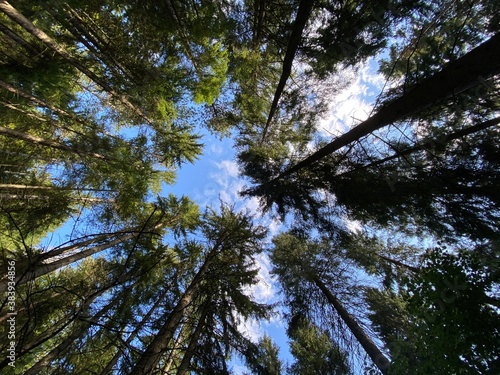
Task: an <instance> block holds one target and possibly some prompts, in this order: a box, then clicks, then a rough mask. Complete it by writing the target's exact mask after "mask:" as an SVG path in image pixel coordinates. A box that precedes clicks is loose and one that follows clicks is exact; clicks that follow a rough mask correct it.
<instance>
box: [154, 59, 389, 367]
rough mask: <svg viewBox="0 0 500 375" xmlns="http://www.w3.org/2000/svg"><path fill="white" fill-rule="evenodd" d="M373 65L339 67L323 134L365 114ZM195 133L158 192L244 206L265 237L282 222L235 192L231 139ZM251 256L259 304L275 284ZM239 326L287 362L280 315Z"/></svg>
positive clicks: (372, 90)
mask: <svg viewBox="0 0 500 375" xmlns="http://www.w3.org/2000/svg"><path fill="white" fill-rule="evenodd" d="M377 69H378V64H377V62H376V61H375V60H374V59H370V60H368V61H367V63H366V64H365V65H363V66H361V67H360V68H359V70H357V71H356V72H355V71H353V70H352V69H348V70H345V71H344V72H342V74H343V75H344V76H345V77H346V78H347V79H348V80H349V81H350V84H349V85H347V87H345V89H343V90H342V91H340V92H339V93H338V94H337V95H335V97H334V98H333V99H332V101H331V103H330V106H329V111H328V116H327V117H326V118H324V119H323V120H322V121H320V122H319V123H318V125H317V128H318V131H319V133H320V134H321V135H322V136H324V137H329V138H332V135H340V134H342V133H344V132H346V131H347V130H349V129H350V128H352V127H353V126H355V125H357V124H359V123H360V122H361V121H363V120H365V119H367V118H368V117H369V116H370V113H371V111H372V108H373V103H374V102H375V100H376V97H377V95H378V94H379V93H380V91H381V89H382V88H383V85H384V79H383V77H382V76H381V75H380V74H378V73H377ZM199 132H200V133H202V134H203V140H202V142H203V143H204V145H205V146H204V151H203V155H201V156H200V158H199V159H198V160H197V161H196V162H195V163H194V164H187V165H183V166H182V168H181V169H180V170H179V171H178V174H177V182H176V184H175V185H173V186H167V185H165V186H164V189H163V191H162V194H163V195H167V194H168V193H174V194H176V195H187V196H188V197H190V198H191V199H192V200H194V201H195V202H196V203H197V204H198V205H199V206H200V208H201V209H202V210H203V209H204V207H206V206H212V207H213V208H214V209H216V208H218V207H219V206H220V202H221V201H222V202H224V203H227V204H234V205H235V208H236V209H237V210H248V211H249V212H250V213H252V214H253V216H254V217H255V220H256V222H257V223H258V224H260V225H264V226H265V227H267V228H268V229H269V237H268V238H269V241H270V239H271V238H272V237H273V236H274V235H276V234H277V233H279V232H280V231H281V230H283V229H284V226H283V225H282V224H281V223H279V222H277V221H275V220H273V219H272V218H271V217H270V216H269V215H262V213H261V212H260V211H259V203H258V200H257V199H256V198H242V197H240V196H239V194H238V193H239V192H240V191H241V190H243V188H244V187H245V186H247V185H248V184H249V182H248V181H246V180H244V179H243V178H242V177H241V176H240V171H239V168H238V164H237V163H236V161H235V150H234V147H233V141H232V140H231V139H230V138H224V139H222V140H221V139H219V138H218V137H216V136H214V135H211V134H210V133H208V132H207V131H204V130H200V131H199ZM348 226H349V227H350V228H352V229H353V230H355V229H359V228H358V226H357V224H356V223H354V222H351V223H348ZM256 260H257V266H258V267H259V282H258V284H256V285H254V286H253V287H252V288H251V289H250V290H248V293H250V294H251V295H253V296H254V297H255V299H256V300H257V301H258V302H261V303H274V302H277V301H279V300H280V295H279V286H278V285H277V282H276V280H275V279H274V278H273V277H272V275H271V274H270V270H271V264H270V261H269V258H268V256H267V255H266V254H265V253H263V254H261V255H260V256H259V257H258V258H257V259H256ZM240 328H242V330H243V332H245V333H246V334H247V335H248V337H249V338H251V339H252V341H254V342H257V341H258V340H259V339H260V338H261V337H262V336H263V335H264V334H265V333H266V334H267V335H268V336H270V337H272V339H273V340H274V341H275V343H276V344H277V345H278V346H279V347H280V357H281V358H282V359H283V360H284V361H288V362H289V363H291V361H292V360H293V358H292V356H291V355H290V353H289V350H288V345H287V342H288V339H287V337H286V334H285V330H286V327H285V324H284V322H283V321H282V319H281V318H280V316H279V315H277V316H274V317H273V318H271V320H270V321H268V322H256V321H247V322H245V323H244V324H242V326H241V327H240ZM243 370H244V366H243V365H242V364H241V363H239V362H237V361H236V362H234V364H233V371H234V372H235V373H236V374H242V373H243Z"/></svg>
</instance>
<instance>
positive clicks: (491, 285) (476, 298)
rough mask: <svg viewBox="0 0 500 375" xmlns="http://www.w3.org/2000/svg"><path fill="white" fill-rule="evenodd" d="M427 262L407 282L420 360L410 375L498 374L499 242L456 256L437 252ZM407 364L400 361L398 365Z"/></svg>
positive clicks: (414, 341) (411, 333)
mask: <svg viewBox="0 0 500 375" xmlns="http://www.w3.org/2000/svg"><path fill="white" fill-rule="evenodd" d="M424 259H425V264H424V267H423V268H422V271H421V272H420V273H418V274H417V275H416V276H415V277H413V278H411V279H409V280H408V281H407V282H406V283H405V288H406V290H407V293H408V299H407V301H408V302H407V303H408V307H407V310H408V313H409V314H410V322H411V325H410V327H409V328H408V327H407V328H406V329H407V330H408V332H409V337H411V340H412V344H413V345H414V346H413V349H414V351H415V353H416V356H417V361H418V362H417V363H418V364H417V366H416V367H415V366H411V373H418V374H449V373H460V374H462V373H463V374H478V373H479V374H494V373H496V372H498V368H499V367H498V366H499V363H498V355H499V353H498V345H497V342H498V340H499V338H500V332H499V330H498V327H499V322H500V321H499V319H500V316H499V314H498V305H499V303H498V296H497V295H496V294H497V292H496V291H497V288H498V284H499V279H498V271H497V265H498V244H497V243H496V242H492V243H489V244H486V245H484V246H479V247H477V248H476V249H474V250H473V251H471V250H461V251H459V252H458V253H456V254H453V253H448V252H445V251H444V249H443V248H436V249H434V250H432V251H429V252H428V253H427V254H426V255H425V257H424ZM402 341H403V345H404V340H402ZM405 361H407V359H406V358H405V356H404V355H400V356H397V357H396V358H395V363H398V364H399V365H401V364H404V363H405ZM407 371H410V370H409V369H408V370H407Z"/></svg>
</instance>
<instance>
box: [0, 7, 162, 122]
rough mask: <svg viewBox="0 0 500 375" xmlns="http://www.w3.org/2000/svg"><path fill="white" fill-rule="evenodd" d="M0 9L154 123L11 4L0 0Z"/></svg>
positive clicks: (112, 94)
mask: <svg viewBox="0 0 500 375" xmlns="http://www.w3.org/2000/svg"><path fill="white" fill-rule="evenodd" d="M0 10H2V11H3V12H4V13H5V14H6V15H7V16H9V17H10V18H11V19H12V20H13V21H15V22H17V23H18V24H19V25H20V26H21V27H23V28H24V29H25V30H26V31H28V32H29V33H30V34H32V35H33V36H35V37H36V38H38V39H39V40H41V41H42V42H43V43H45V44H46V45H47V46H48V47H50V48H51V49H52V50H53V51H55V52H57V53H58V54H59V55H61V56H62V57H63V58H64V59H66V60H67V61H68V62H69V63H70V64H71V65H73V66H74V67H75V68H77V69H78V70H79V71H80V72H82V73H83V74H85V75H86V76H87V77H88V78H90V79H91V80H92V81H94V82H95V83H96V84H98V85H99V86H101V87H102V88H103V89H104V90H105V91H107V92H108V93H109V94H110V95H111V96H113V97H115V98H117V99H118V100H119V101H120V102H121V103H123V104H124V105H125V106H126V107H128V108H129V109H131V110H132V111H133V112H134V113H135V114H136V115H138V116H139V117H141V118H143V119H145V120H146V121H147V122H148V123H150V124H152V125H153V124H154V122H153V121H152V120H151V119H149V118H148V117H147V116H146V115H145V114H144V113H143V112H142V110H141V109H140V108H138V107H137V106H135V105H134V104H132V103H131V102H130V101H129V100H128V99H127V98H125V97H124V96H123V95H121V94H119V93H117V92H116V91H115V90H114V89H113V88H112V87H111V86H110V85H109V84H108V83H106V82H104V80H102V79H101V78H100V77H98V76H97V74H95V73H94V72H92V71H91V70H89V69H88V68H87V67H85V66H84V65H83V64H82V63H81V62H79V61H78V60H77V59H76V58H75V57H73V56H71V55H70V54H69V53H68V52H67V51H66V50H65V49H64V48H63V47H62V46H61V45H59V44H58V43H57V42H56V41H54V40H52V38H51V37H50V36H48V35H47V34H46V33H45V32H43V31H42V30H40V29H39V28H37V27H36V26H35V25H34V24H33V23H32V22H31V21H30V20H28V19H27V18H26V17H24V16H23V15H22V14H21V13H19V12H18V11H17V9H15V8H14V7H13V6H12V5H11V4H9V3H8V2H7V1H5V0H0Z"/></svg>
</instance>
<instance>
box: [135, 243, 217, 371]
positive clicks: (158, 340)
mask: <svg viewBox="0 0 500 375" xmlns="http://www.w3.org/2000/svg"><path fill="white" fill-rule="evenodd" d="M216 252H217V247H215V248H214V249H212V251H211V252H210V253H209V254H208V255H207V258H206V259H205V262H204V263H203V265H202V266H201V267H200V270H199V271H198V272H197V273H196V275H195V277H194V278H193V280H192V281H191V283H190V284H189V286H188V288H187V289H186V291H185V292H184V294H183V295H182V297H181V298H180V300H179V302H178V303H177V305H176V306H175V307H174V309H173V310H172V312H171V313H170V314H168V316H167V317H166V319H165V324H164V325H163V326H162V327H161V328H160V330H159V331H158V333H157V334H156V336H155V337H154V339H153V341H151V343H150V344H149V346H148V347H147V349H146V350H145V351H144V353H143V354H142V356H141V357H140V358H139V360H138V361H137V363H136V365H135V367H134V368H133V370H132V371H131V373H130V375H150V374H152V373H153V372H154V370H155V367H156V366H157V365H158V362H159V361H160V358H161V356H162V354H163V353H164V351H165V349H166V348H167V347H168V345H169V343H170V341H171V340H172V337H173V335H174V333H175V330H176V328H177V326H178V324H179V322H180V321H181V319H182V318H183V317H184V315H185V311H186V309H187V308H188V306H189V305H190V304H191V303H192V301H193V300H194V299H195V298H196V296H197V294H198V291H199V289H200V284H201V281H202V280H203V278H204V276H205V274H206V272H207V271H208V268H209V266H210V265H211V263H212V261H213V258H214V256H215V254H216Z"/></svg>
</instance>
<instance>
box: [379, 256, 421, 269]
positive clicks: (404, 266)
mask: <svg viewBox="0 0 500 375" xmlns="http://www.w3.org/2000/svg"><path fill="white" fill-rule="evenodd" d="M375 255H376V256H378V257H379V258H380V259H383V260H385V261H386V262H389V263H391V264H393V265H395V266H397V267H401V268H406V269H407V270H410V271H412V272H414V273H418V272H420V269H419V268H417V267H413V266H410V265H409V264H406V263H403V262H400V261H399V260H396V259H392V258H389V257H386V256H385V255H381V254H378V253H375Z"/></svg>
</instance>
